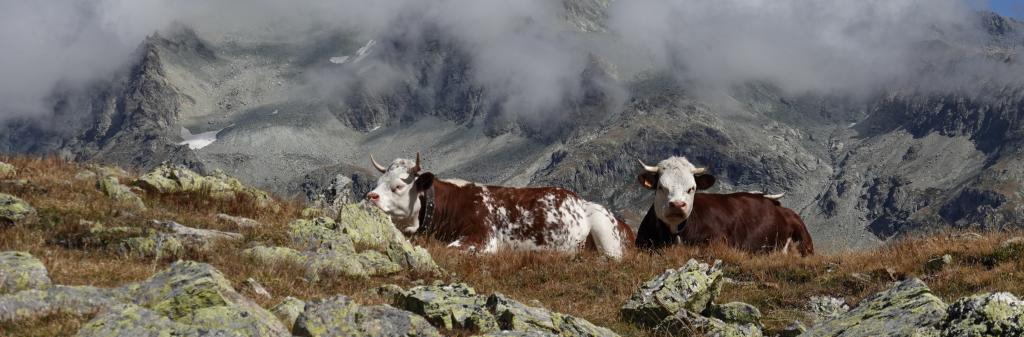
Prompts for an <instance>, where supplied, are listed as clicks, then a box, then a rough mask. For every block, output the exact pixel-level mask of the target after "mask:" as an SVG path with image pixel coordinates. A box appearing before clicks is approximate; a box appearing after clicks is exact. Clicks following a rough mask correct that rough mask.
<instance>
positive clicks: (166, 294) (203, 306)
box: [132, 261, 288, 336]
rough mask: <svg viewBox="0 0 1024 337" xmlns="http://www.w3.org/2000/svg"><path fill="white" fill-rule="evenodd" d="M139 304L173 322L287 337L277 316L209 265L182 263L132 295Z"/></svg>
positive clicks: (247, 333) (156, 277) (255, 334)
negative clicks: (237, 290)
mask: <svg viewBox="0 0 1024 337" xmlns="http://www.w3.org/2000/svg"><path fill="white" fill-rule="evenodd" d="M132 299H133V301H134V302H135V304H138V305H141V306H143V307H146V308H149V309H151V310H153V311H155V312H157V313H160V314H162V315H164V316H166V317H168V318H170V319H171V320H173V321H176V322H180V323H186V324H190V325H194V326H197V327H202V328H217V329H227V330H230V331H235V332H238V333H240V334H243V335H250V336H286V335H288V330H287V329H285V327H284V325H282V324H281V322H280V321H278V320H277V319H276V318H275V317H274V315H273V314H271V313H270V312H268V311H266V310H265V309H263V308H261V307H260V306H259V305H257V304H256V303H253V302H252V301H251V300H249V299H247V298H245V297H244V296H242V295H241V294H239V293H238V292H236V291H235V290H234V288H233V287H232V286H231V283H230V282H229V281H228V280H227V279H226V278H225V277H224V275H222V274H221V273H220V272H219V271H217V270H216V269H214V268H213V267H211V266H210V265H208V264H204V263H197V262H192V261H178V262H175V263H174V264H172V265H171V266H170V267H168V268H167V269H165V270H163V271H161V272H159V273H157V274H156V275H153V276H152V277H150V278H149V279H148V280H146V281H145V282H142V283H141V284H139V285H138V286H137V287H135V289H133V291H132Z"/></svg>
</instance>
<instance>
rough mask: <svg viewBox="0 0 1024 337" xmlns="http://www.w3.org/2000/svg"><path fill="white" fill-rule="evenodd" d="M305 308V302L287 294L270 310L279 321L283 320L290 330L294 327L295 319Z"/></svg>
mask: <svg viewBox="0 0 1024 337" xmlns="http://www.w3.org/2000/svg"><path fill="white" fill-rule="evenodd" d="M305 310H306V302H303V301H302V300H300V299H297V298H294V297H291V296H288V297H285V298H284V299H283V300H281V303H278V304H277V305H275V306H274V307H273V308H271V309H270V312H272V313H274V316H277V318H278V319H280V320H281V322H284V325H285V326H286V327H288V329H289V330H290V329H293V328H294V327H295V320H297V319H298V318H299V315H301V314H302V312H303V311H305Z"/></svg>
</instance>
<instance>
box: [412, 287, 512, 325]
mask: <svg viewBox="0 0 1024 337" xmlns="http://www.w3.org/2000/svg"><path fill="white" fill-rule="evenodd" d="M394 304H395V306H396V307H399V308H402V309H405V310H409V311H412V312H414V313H416V314H418V315H421V316H423V317H425V318H426V319H427V321H430V323H431V324H434V326H437V327H441V328H444V329H445V330H452V329H468V330H475V331H480V332H492V331H499V330H500V329H499V328H498V320H497V318H496V317H494V315H493V314H492V313H491V312H489V311H487V308H486V304H487V299H486V298H484V297H481V296H478V295H477V294H476V290H474V289H473V288H471V287H469V286H468V285H465V284H463V283H456V284H452V285H443V286H419V287H414V288H412V289H409V290H408V291H406V292H404V293H402V294H401V295H399V296H396V298H395V303H394Z"/></svg>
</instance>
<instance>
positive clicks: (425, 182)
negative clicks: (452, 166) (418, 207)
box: [413, 172, 434, 191]
mask: <svg viewBox="0 0 1024 337" xmlns="http://www.w3.org/2000/svg"><path fill="white" fill-rule="evenodd" d="M413 184H415V185H416V189H417V190H420V191H422V190H426V189H429V188H430V186H433V185H434V174H433V173H430V172H427V173H424V174H421V175H419V176H417V177H416V182H414V183H413Z"/></svg>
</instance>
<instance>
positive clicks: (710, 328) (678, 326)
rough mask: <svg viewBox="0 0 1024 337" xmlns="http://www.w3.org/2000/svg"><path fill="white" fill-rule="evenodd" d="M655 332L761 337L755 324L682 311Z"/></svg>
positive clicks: (679, 334)
mask: <svg viewBox="0 0 1024 337" xmlns="http://www.w3.org/2000/svg"><path fill="white" fill-rule="evenodd" d="M655 331H658V332H660V333H663V334H667V335H670V336H706V337H761V336H763V334H762V333H761V328H759V327H758V326H757V325H755V324H730V323H726V322H724V321H722V320H720V319H717V318H712V317H705V316H701V315H698V314H695V313H693V312H690V311H689V310H682V311H679V312H677V313H675V314H674V315H672V316H669V317H666V318H665V319H664V320H662V321H661V323H659V324H658V325H657V326H656V327H655Z"/></svg>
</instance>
